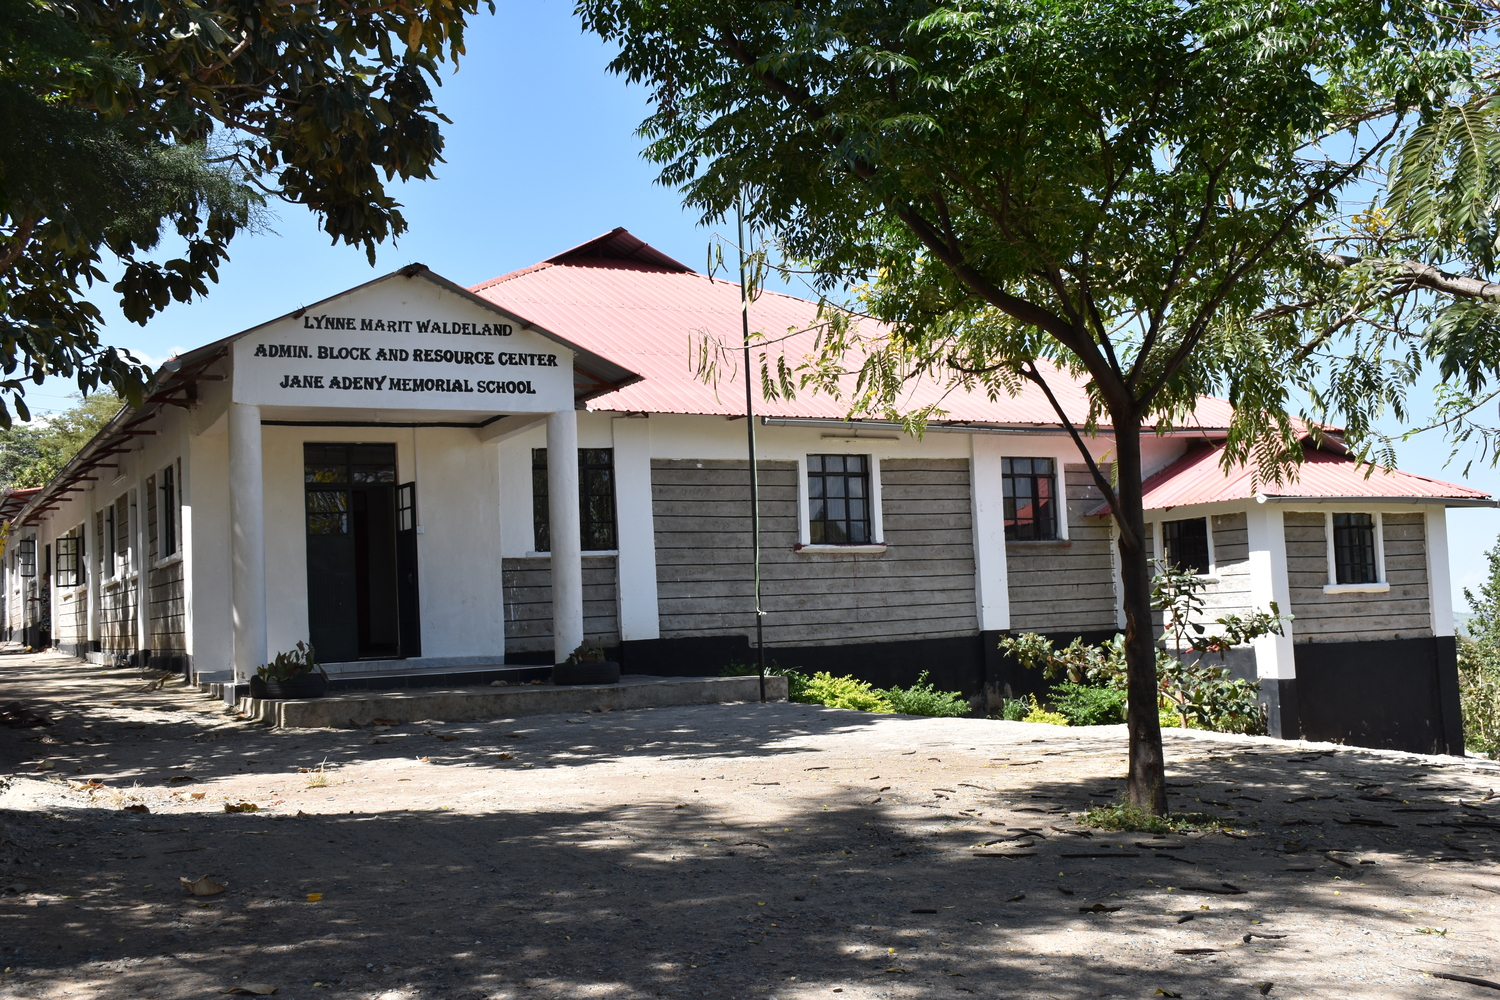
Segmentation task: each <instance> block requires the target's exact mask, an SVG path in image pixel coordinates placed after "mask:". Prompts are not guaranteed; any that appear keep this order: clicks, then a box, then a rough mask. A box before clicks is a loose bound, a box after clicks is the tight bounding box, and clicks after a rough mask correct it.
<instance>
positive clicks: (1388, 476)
mask: <svg viewBox="0 0 1500 1000" xmlns="http://www.w3.org/2000/svg"><path fill="white" fill-rule="evenodd" d="M1223 455H1224V448H1223V447H1222V446H1209V445H1195V446H1193V447H1192V448H1189V449H1188V451H1187V454H1185V455H1183V456H1182V457H1181V458H1179V459H1178V460H1177V461H1175V462H1173V463H1172V464H1171V465H1169V466H1167V467H1166V468H1165V469H1162V470H1161V471H1160V472H1158V473H1156V474H1155V475H1154V476H1151V477H1149V478H1148V479H1147V480H1146V482H1145V483H1144V484H1143V487H1142V488H1143V490H1144V492H1145V505H1146V509H1147V510H1171V509H1172V508H1173V507H1186V506H1188V505H1190V504H1205V503H1220V502H1223V501H1227V500H1249V499H1252V498H1254V497H1255V496H1256V495H1257V494H1259V495H1261V496H1265V497H1267V498H1269V499H1294V498H1304V497H1305V498H1308V499H1318V500H1328V499H1335V498H1340V497H1349V498H1353V499H1371V500H1374V499H1382V498H1396V499H1410V500H1459V501H1484V500H1488V499H1489V494H1488V493H1484V492H1482V491H1480V490H1475V489H1470V488H1469V487H1467V486H1459V485H1457V484H1455V483H1445V482H1443V481H1442V480H1439V479H1429V478H1427V477H1426V476H1418V475H1414V474H1412V473H1410V472H1402V471H1400V470H1399V469H1387V468H1385V467H1383V466H1374V467H1373V469H1372V467H1371V466H1368V465H1359V464H1357V463H1355V462H1354V461H1353V460H1351V459H1350V458H1348V457H1347V456H1345V455H1337V454H1333V453H1332V452H1329V451H1323V450H1314V449H1311V448H1309V449H1308V451H1307V454H1306V460H1305V461H1304V462H1303V463H1302V465H1300V466H1299V467H1298V468H1297V469H1296V470H1295V472H1294V477H1295V478H1293V479H1292V480H1291V481H1289V482H1283V483H1279V484H1278V483H1269V482H1263V483H1261V484H1260V485H1259V487H1256V486H1254V485H1253V481H1254V479H1255V474H1254V473H1255V467H1254V465H1253V464H1251V465H1246V466H1241V467H1239V468H1238V469H1235V470H1233V471H1231V472H1229V473H1227V474H1226V473H1225V472H1224V470H1223V468H1222V467H1221V466H1220V464H1219V463H1220V461H1221V460H1222V458H1223ZM1367 473H1368V475H1367ZM1108 510H1109V508H1108V507H1107V506H1101V507H1097V508H1095V509H1094V510H1093V511H1091V513H1094V514H1101V515H1102V514H1104V513H1107V512H1108Z"/></svg>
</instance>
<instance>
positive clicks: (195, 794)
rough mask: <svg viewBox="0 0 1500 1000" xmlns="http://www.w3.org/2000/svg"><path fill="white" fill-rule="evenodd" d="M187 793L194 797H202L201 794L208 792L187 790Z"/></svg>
mask: <svg viewBox="0 0 1500 1000" xmlns="http://www.w3.org/2000/svg"><path fill="white" fill-rule="evenodd" d="M188 794H189V795H191V796H192V797H193V798H195V799H201V798H203V796H205V795H207V794H208V793H207V792H189V793H188Z"/></svg>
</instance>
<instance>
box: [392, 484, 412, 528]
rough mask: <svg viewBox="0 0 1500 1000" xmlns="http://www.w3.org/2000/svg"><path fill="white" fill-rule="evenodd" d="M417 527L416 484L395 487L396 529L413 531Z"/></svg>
mask: <svg viewBox="0 0 1500 1000" xmlns="http://www.w3.org/2000/svg"><path fill="white" fill-rule="evenodd" d="M416 527H417V484H416V483H404V484H402V485H401V486H398V487H396V530H397V531H414V530H415V529H416Z"/></svg>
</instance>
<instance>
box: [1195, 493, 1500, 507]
mask: <svg viewBox="0 0 1500 1000" xmlns="http://www.w3.org/2000/svg"><path fill="white" fill-rule="evenodd" d="M1236 502H1242V501H1236ZM1255 502H1256V503H1280V504H1287V503H1295V504H1309V503H1315V504H1365V505H1367V506H1368V505H1371V504H1440V505H1442V506H1444V507H1500V501H1496V500H1492V499H1487V498H1480V497H1413V496H1387V497H1379V496H1347V497H1308V496H1296V495H1293V494H1276V493H1257V494H1255ZM1168 509H1170V508H1168Z"/></svg>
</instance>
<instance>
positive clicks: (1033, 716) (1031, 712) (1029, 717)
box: [1021, 694, 1068, 726]
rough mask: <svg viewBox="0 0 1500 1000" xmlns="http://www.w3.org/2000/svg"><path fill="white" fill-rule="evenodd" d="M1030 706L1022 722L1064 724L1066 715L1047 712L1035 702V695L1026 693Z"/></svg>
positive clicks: (1066, 720)
mask: <svg viewBox="0 0 1500 1000" xmlns="http://www.w3.org/2000/svg"><path fill="white" fill-rule="evenodd" d="M1028 698H1029V700H1030V706H1029V708H1028V710H1027V712H1026V718H1024V719H1022V720H1021V721H1022V722H1041V723H1045V724H1046V725H1049V726H1066V725H1067V724H1068V717H1067V716H1066V715H1063V714H1062V713H1061V712H1049V711H1047V710H1046V709H1045V708H1043V707H1042V706H1041V705H1039V704H1037V700H1036V695H1034V694H1033V695H1028Z"/></svg>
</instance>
